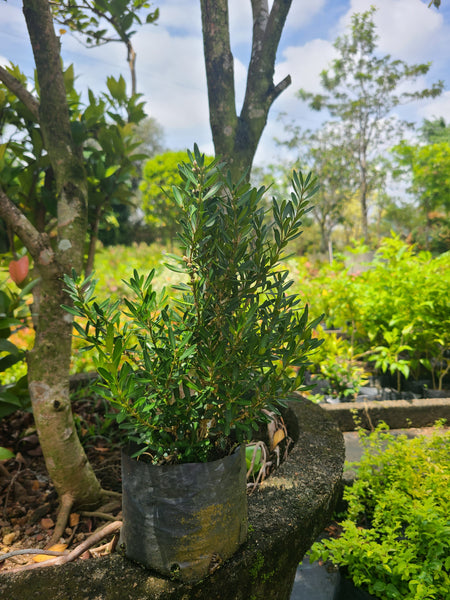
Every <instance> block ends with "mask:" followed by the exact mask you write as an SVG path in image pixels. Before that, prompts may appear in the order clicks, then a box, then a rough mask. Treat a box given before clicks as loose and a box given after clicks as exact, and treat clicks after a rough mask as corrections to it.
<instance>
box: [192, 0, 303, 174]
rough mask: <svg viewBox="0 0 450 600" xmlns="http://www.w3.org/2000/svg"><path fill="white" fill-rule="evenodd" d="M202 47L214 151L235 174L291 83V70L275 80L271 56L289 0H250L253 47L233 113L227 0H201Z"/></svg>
mask: <svg viewBox="0 0 450 600" xmlns="http://www.w3.org/2000/svg"><path fill="white" fill-rule="evenodd" d="M200 2H201V12H202V30H203V48H204V54H205V65H206V79H207V84H208V101H209V119H210V124H211V131H212V136H213V142H214V149H215V153H216V156H220V157H221V158H222V159H223V160H224V161H225V162H226V163H227V166H228V168H229V170H230V172H231V175H232V178H233V180H235V181H236V180H237V179H239V178H240V177H242V176H243V175H244V174H246V176H247V178H249V177H250V171H251V168H252V164H253V159H254V157H255V153H256V149H257V147H258V143H259V140H260V138H261V135H262V132H263V130H264V127H265V126H266V123H267V115H268V113H269V109H270V107H271V106H272V103H273V102H274V100H275V99H276V98H277V97H278V96H279V95H280V94H281V92H282V91H283V90H284V89H285V88H286V87H287V86H288V85H289V84H290V82H291V78H290V76H288V77H286V78H285V79H283V81H281V82H280V83H279V84H278V85H277V86H275V85H274V83H273V74H274V70H275V57H276V52H277V48H278V44H279V41H280V37H281V32H282V30H283V27H284V23H285V21H286V17H287V14H288V11H289V8H290V6H291V2H292V0H274V2H273V5H272V8H271V10H270V12H269V9H268V2H267V0H251V3H252V11H253V38H252V52H251V59H250V64H249V68H248V74H247V86H246V93H245V99H244V104H243V106H242V111H241V114H240V115H239V117H238V116H237V113H236V103H235V87H234V67H233V55H232V53H231V46H230V33H229V20H228V0H200Z"/></svg>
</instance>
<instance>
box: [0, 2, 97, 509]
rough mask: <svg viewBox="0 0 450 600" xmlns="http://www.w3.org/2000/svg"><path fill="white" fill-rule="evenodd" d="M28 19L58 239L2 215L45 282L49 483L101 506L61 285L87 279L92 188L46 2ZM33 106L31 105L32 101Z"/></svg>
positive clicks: (42, 357)
mask: <svg viewBox="0 0 450 600" xmlns="http://www.w3.org/2000/svg"><path fill="white" fill-rule="evenodd" d="M23 12H24V15H25V20H26V23H27V27H28V31H29V35H30V41H31V45H32V48H33V54H34V59H35V63H36V69H37V75H38V80H39V87H40V104H39V122H40V125H41V129H42V133H43V138H44V144H45V148H46V150H47V152H48V155H49V159H50V162H51V165H52V169H53V172H54V174H55V179H56V187H57V193H58V208H57V239H56V243H55V244H54V245H53V244H52V242H51V240H50V238H49V237H48V236H47V235H46V234H45V233H41V232H39V231H38V230H37V229H35V228H34V227H33V225H32V224H31V223H30V222H29V221H28V220H27V219H26V217H25V216H24V215H23V214H22V213H21V212H20V210H19V209H18V208H17V207H16V206H15V205H14V204H13V203H12V202H11V201H10V200H9V199H8V198H7V197H6V196H5V194H0V215H1V216H2V217H3V218H4V219H5V220H6V221H7V222H8V223H9V224H10V225H11V226H12V227H13V228H14V230H15V232H16V233H17V235H18V236H19V237H20V238H21V240H22V241H23V242H24V244H25V245H26V247H27V248H28V250H29V252H30V253H31V255H32V257H33V259H34V266H35V268H36V269H37V270H38V272H39V275H40V277H41V282H40V308H39V315H38V320H37V330H36V340H35V344H34V347H33V349H32V350H31V352H29V354H28V381H29V389H30V396H31V401H32V406H33V414H34V418H35V423H36V428H37V431H38V434H39V439H40V443H41V447H42V451H43V454H44V458H45V462H46V465H47V469H48V472H49V475H50V477H51V478H52V480H53V482H54V484H55V487H56V489H57V491H58V493H59V495H60V497H63V496H70V497H71V498H72V499H73V502H74V503H76V504H78V505H81V506H95V505H96V504H98V503H99V501H100V497H101V487H100V484H99V482H98V480H97V478H96V477H95V474H94V472H93V470H92V468H91V466H90V464H89V462H88V460H87V458H86V455H85V453H84V450H83V448H82V446H81V444H80V441H79V439H78V435H77V432H76V428H75V424H74V421H73V417H72V411H71V406H70V399H69V367H70V358H71V339H72V319H71V318H70V317H69V316H68V315H67V314H66V313H65V312H64V311H63V310H62V308H61V304H62V303H67V298H66V297H65V294H64V291H63V288H64V284H63V281H62V279H61V277H62V275H63V274H64V273H70V271H71V269H72V267H74V268H75V269H76V270H78V272H80V271H81V267H82V257H83V247H84V239H85V235H86V222H87V221H86V215H87V184H86V177H85V173H84V168H83V163H82V155H81V151H80V149H77V148H75V147H74V144H73V141H72V136H71V131H70V120H69V111H68V107H67V102H66V94H65V87H64V80H63V75H62V69H61V59H60V47H59V41H58V39H57V38H56V35H55V32H54V28H53V20H52V17H51V12H50V8H49V4H48V2H47V0H24V2H23ZM25 101H26V99H25Z"/></svg>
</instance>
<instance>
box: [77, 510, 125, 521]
mask: <svg viewBox="0 0 450 600" xmlns="http://www.w3.org/2000/svg"><path fill="white" fill-rule="evenodd" d="M80 515H81V516H82V517H96V518H97V519H103V520H104V521H117V517H115V516H114V515H110V514H109V513H106V512H102V511H100V510H94V511H90V510H82V511H81V512H80Z"/></svg>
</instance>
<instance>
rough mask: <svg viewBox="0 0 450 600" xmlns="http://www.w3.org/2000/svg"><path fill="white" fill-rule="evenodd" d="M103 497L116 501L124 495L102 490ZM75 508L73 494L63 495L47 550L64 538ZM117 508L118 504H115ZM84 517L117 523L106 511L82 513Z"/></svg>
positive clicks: (110, 505) (109, 507)
mask: <svg viewBox="0 0 450 600" xmlns="http://www.w3.org/2000/svg"><path fill="white" fill-rule="evenodd" d="M101 497H103V498H113V499H115V500H116V501H117V500H119V499H121V498H122V494H120V493H119V492H112V491H110V490H102V491H101ZM73 506H74V498H73V496H72V495H71V494H63V495H62V496H61V499H60V506H59V509H58V517H57V519H56V524H55V529H54V530H53V533H52V536H51V538H50V539H49V541H48V542H47V544H46V546H45V547H46V548H51V547H52V546H54V545H55V544H57V543H58V542H59V540H60V538H61V537H62V536H63V534H64V531H65V529H66V527H67V523H68V521H69V517H70V513H71V511H72V508H73ZM112 506H113V504H112V502H111V503H110V504H109V506H108V509H109V510H111V507H112ZM115 506H117V502H116V503H115ZM81 514H83V515H84V516H90V517H98V518H100V519H104V520H111V521H115V520H116V518H115V517H113V516H112V515H110V514H107V513H106V510H104V511H102V512H84V513H83V512H82V513H81Z"/></svg>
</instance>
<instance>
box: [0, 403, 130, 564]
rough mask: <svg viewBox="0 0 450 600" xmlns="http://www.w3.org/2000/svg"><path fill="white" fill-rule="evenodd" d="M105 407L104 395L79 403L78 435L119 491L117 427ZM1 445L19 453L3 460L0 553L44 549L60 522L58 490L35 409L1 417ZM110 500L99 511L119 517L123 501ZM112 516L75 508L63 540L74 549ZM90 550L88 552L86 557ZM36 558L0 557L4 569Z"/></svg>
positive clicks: (102, 476)
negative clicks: (49, 469) (106, 415)
mask: <svg viewBox="0 0 450 600" xmlns="http://www.w3.org/2000/svg"><path fill="white" fill-rule="evenodd" d="M103 409H104V407H103V405H102V404H101V401H94V400H93V399H92V398H88V399H83V400H79V401H77V402H75V404H74V413H75V414H76V422H77V428H78V433H79V436H80V438H81V440H82V442H83V445H84V447H85V450H86V453H87V455H88V458H89V461H90V463H91V465H92V466H93V469H94V471H95V473H96V475H97V477H98V479H99V480H100V483H101V485H102V487H103V488H105V489H107V490H113V491H116V492H120V491H121V473H120V449H119V446H118V445H117V443H115V439H114V438H115V436H116V435H117V432H116V431H114V424H113V423H110V424H109V425H108V426H107V427H106V426H105V420H104V410H103ZM102 413H103V414H102ZM99 415H100V417H99ZM106 423H108V420H106ZM0 446H2V447H4V448H8V449H9V450H11V451H12V452H13V453H14V454H15V458H13V459H11V460H8V461H0V555H2V554H6V553H9V552H11V551H15V550H20V549H29V548H36V549H43V548H45V547H46V545H47V543H48V541H49V539H50V538H51V535H52V533H53V529H54V526H55V523H56V518H57V510H58V496H57V493H56V491H55V489H54V486H53V484H52V482H51V481H50V478H49V476H48V473H47V469H46V467H45V462H44V458H43V456H42V450H41V447H40V445H39V439H38V436H37V434H36V429H35V427H34V422H33V416H32V414H31V413H27V412H19V411H18V412H16V413H13V414H12V415H9V416H8V417H5V418H3V419H2V420H0ZM108 505H109V506H105V507H101V508H100V509H98V511H96V512H97V513H99V512H100V513H102V512H103V513H105V515H109V517H110V519H111V520H120V518H121V515H120V508H121V507H120V501H117V500H116V501H114V502H112V503H111V502H110V501H108ZM107 522H108V519H107V518H106V517H105V516H104V515H103V516H97V515H95V514H87V513H80V512H73V513H72V514H71V515H70V522H69V524H68V527H67V528H66V530H65V532H64V537H63V538H62V539H61V540H60V542H61V543H63V544H66V545H67V548H68V549H69V550H70V549H72V548H74V547H76V546H78V545H79V544H80V543H81V542H83V541H84V540H85V539H86V538H87V537H88V536H90V535H91V534H92V533H93V532H94V531H95V530H96V529H97V528H99V527H101V526H103V525H105V524H106V523H107ZM89 556H90V554H89V553H87V555H86V558H87V557H89ZM48 558H51V557H48ZM32 562H34V561H33V555H19V556H14V557H12V558H9V559H7V560H4V561H2V562H0V569H1V570H3V571H4V570H10V569H14V568H17V567H19V566H20V565H25V564H28V563H32Z"/></svg>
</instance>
